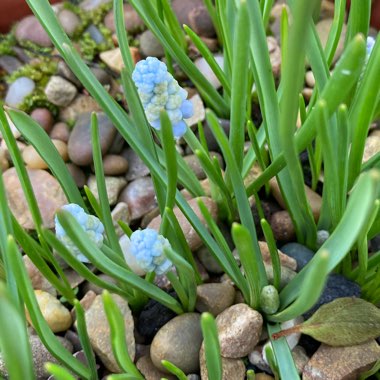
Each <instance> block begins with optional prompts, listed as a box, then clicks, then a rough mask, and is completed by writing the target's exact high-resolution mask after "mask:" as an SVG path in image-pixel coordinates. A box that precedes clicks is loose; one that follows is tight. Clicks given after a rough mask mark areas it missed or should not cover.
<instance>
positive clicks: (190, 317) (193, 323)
mask: <svg viewBox="0 0 380 380" xmlns="http://www.w3.org/2000/svg"><path fill="white" fill-rule="evenodd" d="M202 339H203V338H202V331H201V325H200V314H197V313H186V314H182V315H179V316H177V317H175V318H174V319H172V320H171V321H170V322H168V323H167V324H166V325H164V326H163V327H162V328H161V329H160V330H159V331H158V333H157V334H156V336H155V337H154V339H153V342H152V345H151V347H150V356H151V359H152V362H153V364H154V365H155V366H156V367H157V368H158V369H159V370H161V371H163V372H168V371H167V370H166V368H165V367H163V365H162V364H161V360H163V359H165V360H168V361H170V362H171V363H173V364H174V365H176V366H177V367H178V368H180V369H181V370H182V371H183V372H185V373H192V372H198V370H199V350H200V348H201V344H202Z"/></svg>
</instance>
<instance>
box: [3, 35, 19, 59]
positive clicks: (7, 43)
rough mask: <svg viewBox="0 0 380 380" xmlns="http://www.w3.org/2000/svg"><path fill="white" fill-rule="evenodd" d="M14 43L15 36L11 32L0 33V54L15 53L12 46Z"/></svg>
mask: <svg viewBox="0 0 380 380" xmlns="http://www.w3.org/2000/svg"><path fill="white" fill-rule="evenodd" d="M15 45H16V38H15V36H14V35H13V34H11V33H10V34H0V56H1V55H15V52H14V51H13V47H14V46H15Z"/></svg>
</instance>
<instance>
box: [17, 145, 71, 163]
mask: <svg viewBox="0 0 380 380" xmlns="http://www.w3.org/2000/svg"><path fill="white" fill-rule="evenodd" d="M51 142H52V143H53V144H54V146H55V147H56V149H57V150H58V153H59V155H60V156H61V157H62V159H63V161H67V160H68V154H67V144H66V143H64V142H63V141H60V140H51ZM22 158H23V160H24V162H25V163H26V165H27V166H28V167H29V168H31V169H47V168H48V164H47V163H46V162H45V161H44V160H43V158H42V157H41V156H40V155H39V153H38V152H37V150H36V149H35V148H34V146H33V145H28V146H27V147H26V148H25V149H24V150H23V152H22Z"/></svg>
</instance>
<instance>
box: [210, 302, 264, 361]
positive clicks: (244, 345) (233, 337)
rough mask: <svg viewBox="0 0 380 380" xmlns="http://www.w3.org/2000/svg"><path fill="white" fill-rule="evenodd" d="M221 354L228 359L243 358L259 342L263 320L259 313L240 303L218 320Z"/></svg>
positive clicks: (227, 310) (219, 316)
mask: <svg viewBox="0 0 380 380" xmlns="http://www.w3.org/2000/svg"><path fill="white" fill-rule="evenodd" d="M216 325H217V328H218V334H219V342H220V352H221V355H222V356H223V357H226V358H233V359H237V358H243V357H244V356H247V355H248V354H249V353H250V352H252V350H253V348H254V347H255V346H256V344H257V343H258V341H259V338H260V335H261V331H262V327H263V318H262V316H261V314H260V313H259V312H257V311H256V310H253V309H251V308H250V307H249V306H248V305H246V304H243V303H240V304H236V305H233V306H230V307H229V308H228V309H226V310H224V311H223V312H222V313H221V314H219V315H218V316H217V318H216Z"/></svg>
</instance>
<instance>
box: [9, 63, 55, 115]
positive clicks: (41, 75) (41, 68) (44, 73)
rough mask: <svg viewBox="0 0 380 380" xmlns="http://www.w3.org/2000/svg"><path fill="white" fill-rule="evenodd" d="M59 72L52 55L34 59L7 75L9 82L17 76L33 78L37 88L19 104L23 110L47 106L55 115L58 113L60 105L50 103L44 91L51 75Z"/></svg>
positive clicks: (28, 111) (29, 110)
mask: <svg viewBox="0 0 380 380" xmlns="http://www.w3.org/2000/svg"><path fill="white" fill-rule="evenodd" d="M56 72H57V62H56V61H54V60H53V59H52V58H50V57H42V58H39V59H38V60H37V59H36V60H34V61H32V62H31V63H29V64H26V65H24V66H22V67H20V68H19V69H18V70H16V71H14V72H13V73H12V74H10V75H8V76H7V77H6V81H7V83H9V84H10V83H13V82H14V81H15V80H16V79H17V78H20V77H28V78H30V79H32V80H33V81H34V82H35V84H36V88H35V89H34V91H33V92H32V93H31V94H30V95H28V96H26V97H25V98H24V101H23V102H22V103H21V104H20V105H19V106H18V108H19V109H20V110H22V111H25V112H27V113H30V112H31V111H33V110H34V109H35V108H39V107H43V108H47V109H48V110H49V111H50V112H51V113H52V114H53V116H54V117H55V116H57V115H58V111H59V109H58V107H57V106H56V105H54V104H52V103H50V102H49V101H48V100H47V98H46V95H45V93H44V88H45V86H46V84H47V82H48V81H49V79H50V77H51V76H52V75H54V74H55V73H56Z"/></svg>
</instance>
